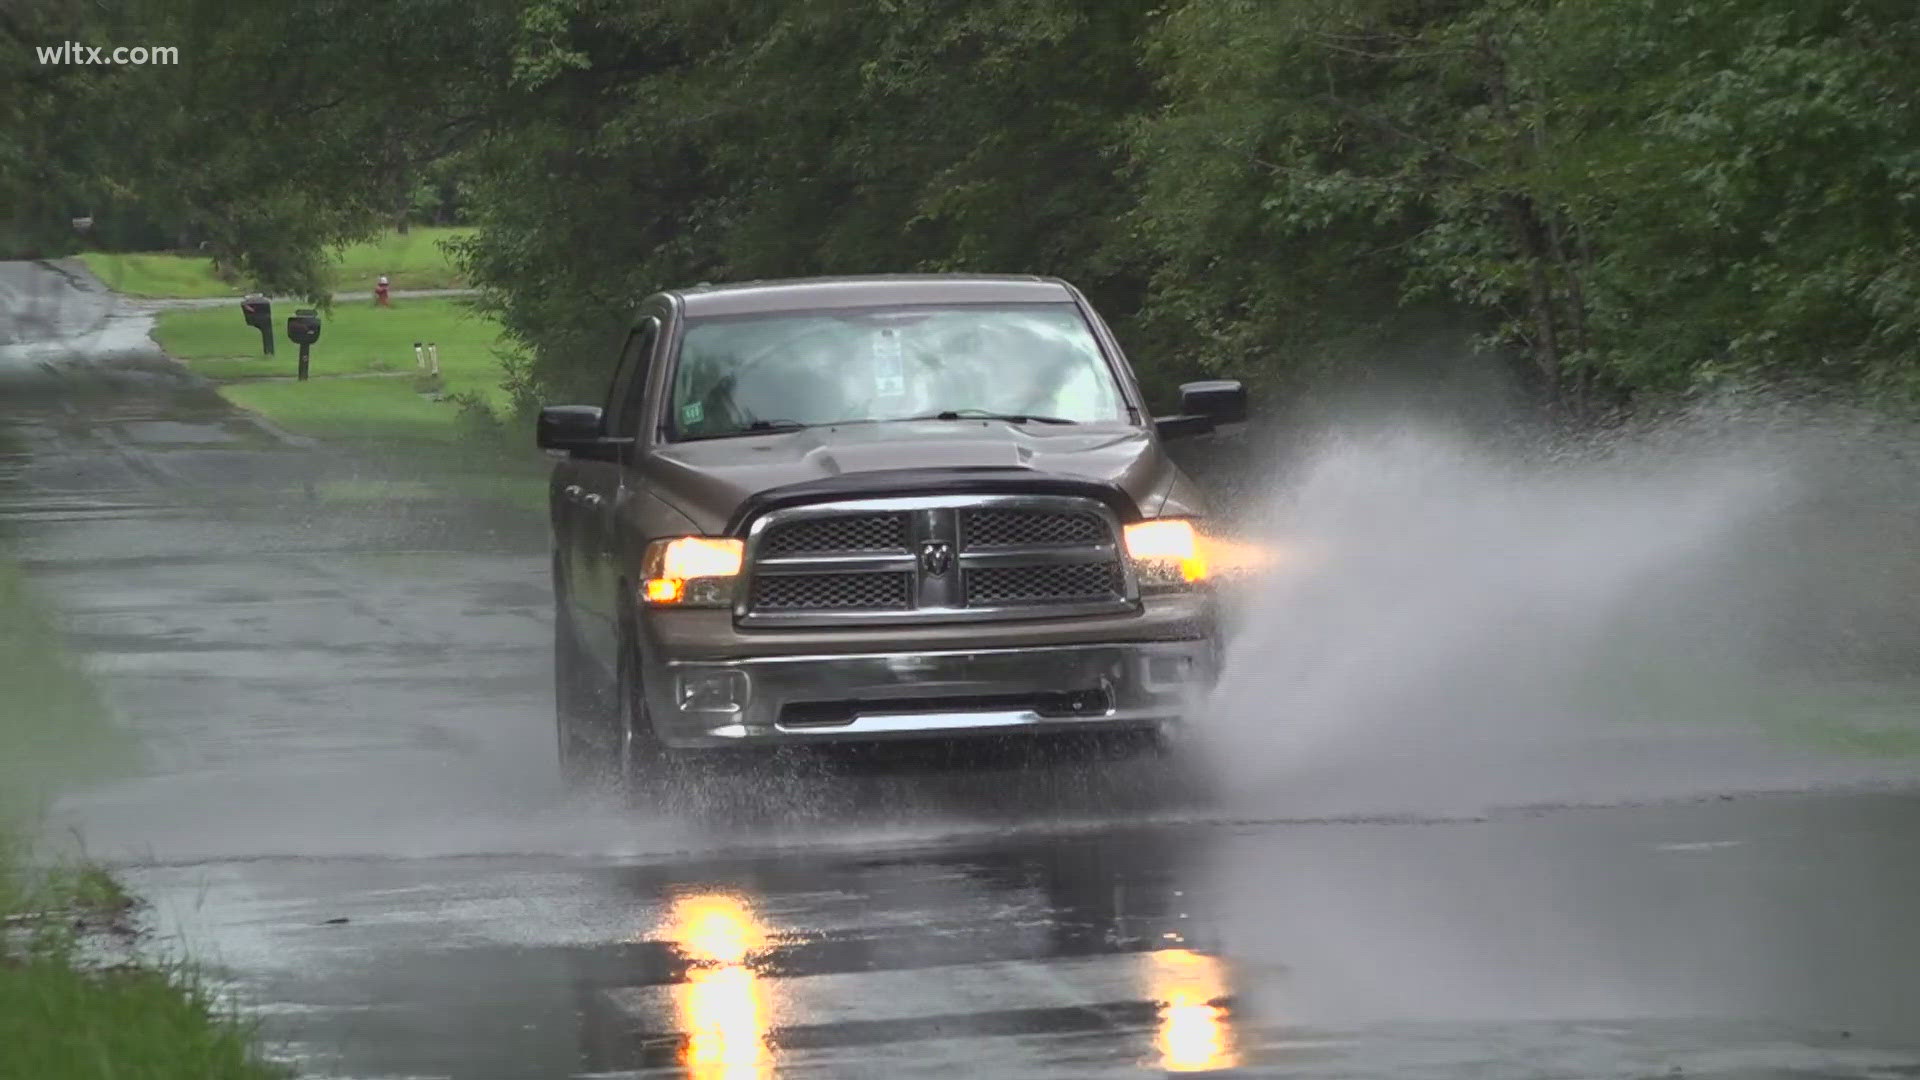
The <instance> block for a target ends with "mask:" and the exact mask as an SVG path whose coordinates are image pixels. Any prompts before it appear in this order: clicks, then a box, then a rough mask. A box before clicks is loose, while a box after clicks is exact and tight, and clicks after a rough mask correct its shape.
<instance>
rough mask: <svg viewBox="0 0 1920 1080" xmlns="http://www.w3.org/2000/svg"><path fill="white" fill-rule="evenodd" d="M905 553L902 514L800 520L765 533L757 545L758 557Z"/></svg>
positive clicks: (905, 544)
mask: <svg viewBox="0 0 1920 1080" xmlns="http://www.w3.org/2000/svg"><path fill="white" fill-rule="evenodd" d="M906 549H907V515H905V514H844V515H840V516H836V517H820V518H803V519H801V520H799V521H791V522H787V523H786V524H784V525H780V526H777V527H775V528H772V529H769V530H767V535H766V538H765V539H763V540H762V541H761V542H760V553H761V554H762V555H798V554H801V553H820V554H831V553H836V552H850V551H905V550H906Z"/></svg>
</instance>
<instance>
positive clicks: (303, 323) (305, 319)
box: [287, 308, 320, 345]
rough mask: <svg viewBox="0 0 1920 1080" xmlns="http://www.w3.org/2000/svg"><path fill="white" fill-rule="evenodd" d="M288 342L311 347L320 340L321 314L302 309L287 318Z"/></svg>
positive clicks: (309, 309)
mask: <svg viewBox="0 0 1920 1080" xmlns="http://www.w3.org/2000/svg"><path fill="white" fill-rule="evenodd" d="M287 340H288V341H291V342H293V343H294V344H295V345H311V344H313V343H314V342H316V341H319V340H320V313H319V312H317V311H315V310H313V309H312V308H300V309H298V310H296V311H295V312H294V313H293V314H292V315H289V316H287Z"/></svg>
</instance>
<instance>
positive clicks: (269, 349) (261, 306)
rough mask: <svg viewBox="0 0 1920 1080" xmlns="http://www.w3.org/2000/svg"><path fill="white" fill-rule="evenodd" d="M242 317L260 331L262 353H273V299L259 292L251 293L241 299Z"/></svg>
mask: <svg viewBox="0 0 1920 1080" xmlns="http://www.w3.org/2000/svg"><path fill="white" fill-rule="evenodd" d="M240 317H241V318H242V319H245V320H246V323H247V325H248V326H251V327H253V328H254V329H255V330H258V331H260V354H261V355H262V356H272V355H273V301H271V300H269V299H267V298H266V297H264V296H261V295H260V294H259V293H252V294H249V295H248V296H247V297H246V298H245V299H244V300H241V301H240Z"/></svg>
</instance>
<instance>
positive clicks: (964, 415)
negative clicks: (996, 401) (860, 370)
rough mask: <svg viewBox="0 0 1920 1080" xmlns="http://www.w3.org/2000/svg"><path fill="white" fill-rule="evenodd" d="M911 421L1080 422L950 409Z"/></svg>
mask: <svg viewBox="0 0 1920 1080" xmlns="http://www.w3.org/2000/svg"><path fill="white" fill-rule="evenodd" d="M908 419H909V420H1005V421H1006V422H1007V423H1009V424H1024V423H1026V422H1027V421H1029V420H1031V421H1033V422H1034V423H1036V424H1077V423H1079V422H1080V421H1078V420H1068V419H1066V418H1065V417H1062V416H1035V415H1033V414H1032V413H997V412H988V411H987V410H986V409H948V410H946V411H945V412H937V413H932V414H929V415H927V416H911V417H908Z"/></svg>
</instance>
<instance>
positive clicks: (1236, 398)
mask: <svg viewBox="0 0 1920 1080" xmlns="http://www.w3.org/2000/svg"><path fill="white" fill-rule="evenodd" d="M1180 411H1181V412H1183V413H1186V414H1187V415H1189V416H1204V417H1206V418H1207V419H1209V420H1212V421H1213V422H1214V423H1216V424H1238V423H1240V422H1241V421H1243V420H1245V419H1246V418H1247V388H1246V387H1245V386H1244V385H1242V384H1241V382H1240V380H1239V379H1208V380H1206V381H1205V382H1190V383H1181V384H1180Z"/></svg>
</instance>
